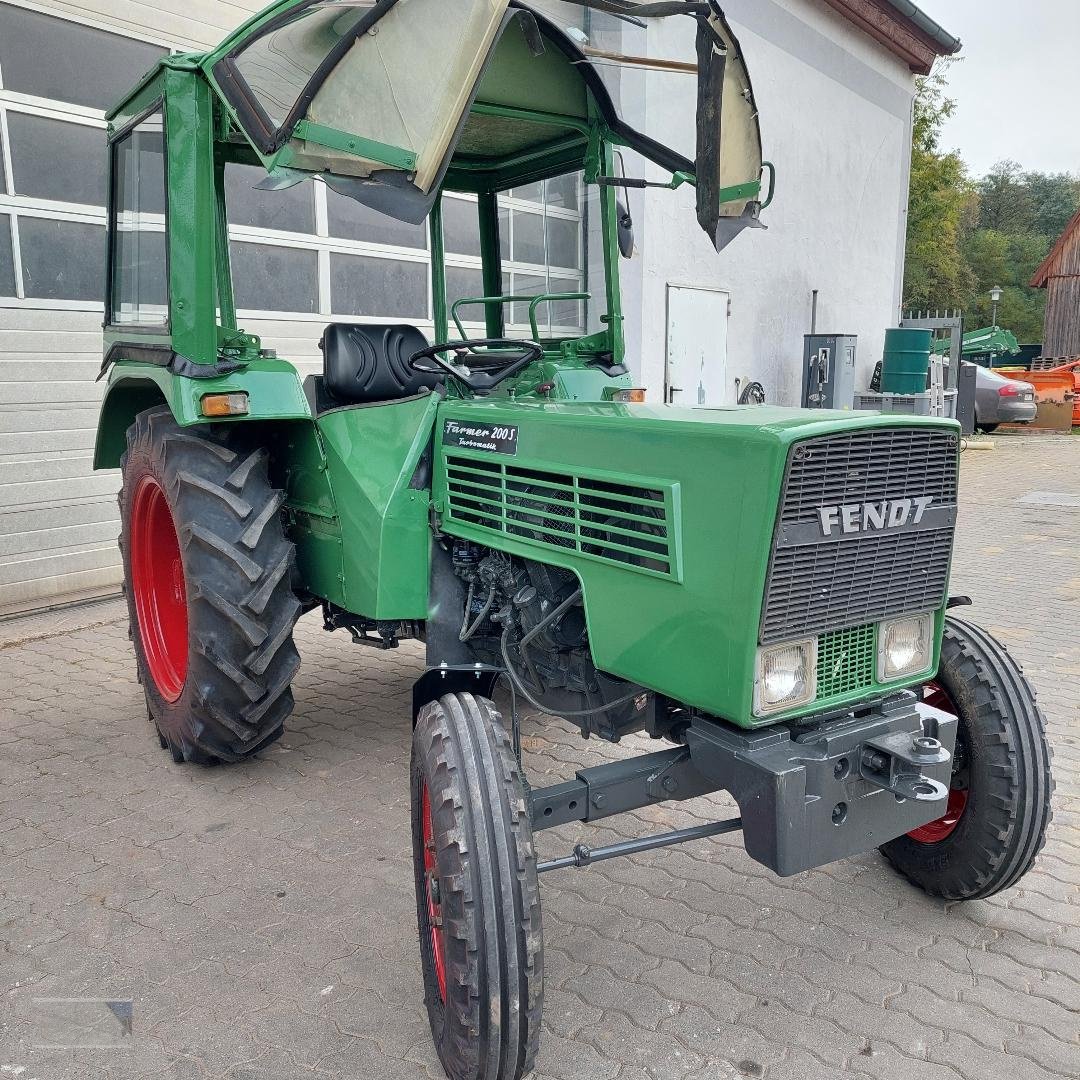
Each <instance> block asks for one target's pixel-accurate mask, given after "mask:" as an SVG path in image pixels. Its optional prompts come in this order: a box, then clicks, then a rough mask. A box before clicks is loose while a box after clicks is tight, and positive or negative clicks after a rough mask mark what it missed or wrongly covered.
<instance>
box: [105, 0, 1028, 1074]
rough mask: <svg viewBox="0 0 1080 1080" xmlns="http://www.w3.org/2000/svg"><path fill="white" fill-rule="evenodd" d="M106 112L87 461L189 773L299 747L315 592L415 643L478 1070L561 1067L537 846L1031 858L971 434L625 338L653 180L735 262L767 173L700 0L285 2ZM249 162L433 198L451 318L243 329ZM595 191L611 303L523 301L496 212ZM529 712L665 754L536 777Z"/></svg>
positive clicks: (469, 1061)
mask: <svg viewBox="0 0 1080 1080" xmlns="http://www.w3.org/2000/svg"><path fill="white" fill-rule="evenodd" d="M661 81H663V82H665V84H666V82H668V81H673V83H674V84H675V86H676V89H675V90H671V91H670V92H669V91H667V90H665V92H664V93H665V95H668V94H669V93H675V94H682V95H683V97H682V98H679V97H674V98H672V97H670V96H664V97H658V96H657V93H656V92H655V91H656V87H657V86H658V85H659V82H661ZM646 100H648V103H649V108H648V109H646V108H644V104H645V102H646ZM665 103H666V104H665ZM108 119H109V131H108V135H109V155H110V207H109V246H108V251H109V257H108V275H109V276H108V286H107V311H106V326H105V342H106V353H105V364H104V365H103V372H106V371H107V374H108V385H107V389H106V393H105V397H104V403H103V405H102V411H101V420H100V426H99V431H98V440H97V447H96V458H95V463H96V465H97V467H99V468H103V469H110V468H117V467H120V468H121V469H122V472H123V490H122V493H121V498H120V503H121V512H122V534H121V547H122V550H123V556H124V564H125V573H126V576H127V593H128V597H129V604H130V609H131V619H132V637H133V641H134V647H135V652H136V656H137V661H138V666H139V672H140V677H141V679H142V682H143V684H144V688H145V692H146V698H147V705H148V710H149V714H150V718H151V720H152V722H153V724H154V726H155V729H156V732H157V734H158V736H159V738H160V741H161V745H162V747H163V748H166V749H168V750H170V751H171V753H172V755H173V757H174V758H175V759H176V760H177V761H178V762H179V761H184V760H187V761H191V762H197V763H212V762H228V761H235V760H239V759H241V758H245V757H248V756H249V755H252V754H255V753H257V752H258V751H259V750H261V749H263V748H264V747H266V746H267V745H268V744H269V743H270V742H272V741H273V740H274V739H275V738H276V737H277V736H279V735H280V734H281V731H282V726H283V724H284V722H285V720H286V717H287V715H288V713H289V712H290V710H291V708H292V696H291V691H290V683H291V681H292V678H293V676H294V674H295V672H296V670H297V666H298V664H299V656H298V654H297V650H296V648H295V646H294V644H293V637H292V635H293V626H294V623H295V622H296V619H297V618H298V617H299V616H300V615H301V614H302V613H303V612H304V611H306V610H310V609H315V608H321V610H322V615H323V620H324V625H325V627H326V629H328V630H334V629H338V628H342V629H346V630H347V631H349V632H350V633H351V634H352V635H353V637H354V639H355V640H356V641H357V642H359V643H361V644H364V645H367V646H371V647H374V648H376V649H391V648H395V647H396V646H397V645H398V644H399V642H401V641H403V640H407V639H418V640H419V641H420V642H422V643H423V647H424V649H425V650H426V658H427V659H426V668H425V671H424V672H423V674H422V675H421V677H420V678H419V679H418V680H417V682H416V686H415V690H414V710H413V755H412V771H411V775H410V779H409V784H410V792H411V800H412V821H413V836H412V842H413V856H414V865H415V868H416V894H417V915H418V923H419V928H420V944H421V962H422V964H423V969H424V974H425V980H426V986H427V1007H428V1011H429V1015H430V1019H431V1025H432V1032H433V1036H434V1038H435V1041H436V1044H437V1046H438V1050H439V1054H440V1057H441V1060H442V1061H443V1063H444V1065H445V1067H446V1069H447V1072H448V1074H449V1075H450V1076H451V1077H453V1078H455V1080H461V1078H479V1077H483V1078H486V1080H495V1078H511V1077H514V1078H516V1077H519V1076H522V1075H523V1074H524V1073H525V1072H527V1071H528V1070H529V1069H530V1068H531V1067H532V1065H533V1062H534V1059H535V1055H536V1052H537V1044H538V1038H539V1024H540V1010H541V1002H542V988H543V948H542V941H541V933H540V902H539V890H538V885H537V881H538V874H540V873H543V872H546V871H548V870H553V869H556V868H558V867H563V866H584V865H587V864H588V863H590V862H593V861H596V860H598V859H602V858H609V857H612V856H614V855H619V854H623V853H625V852H626V851H630V850H643V849H646V848H650V847H656V846H661V845H664V844H669V843H675V842H679V841H684V840H690V839H700V838H702V837H705V836H708V835H712V834H716V833H719V832H724V831H730V830H733V829H737V828H741V830H742V834H743V837H744V841H745V845H746V849H747V852H748V853H749V855H750V856H751V857H753V858H755V859H757V860H759V861H760V862H762V863H764V864H765V865H767V866H769V867H772V868H773V869H774V870H775V871H777V872H778V873H781V874H791V873H795V872H799V871H803V870H807V869H809V868H812V867H814V866H817V865H819V864H821V863H824V862H827V861H829V860H832V859H837V858H842V857H844V856H847V855H851V854H854V853H858V852H862V851H866V850H868V849H872V848H874V847H877V846H881V847H882V850H883V852H884V853H885V855H886V856H887V858H888V859H889V860H890V861H891V862H892V863H893V864H894V865H895V866H896V867H897V868H898V869H899V870H900V871H901V872H903V873H904V874H905V875H906V876H907V877H908V878H910V879H911V880H912V881H913V882H914V883H915V884H917V885H919V886H920V887H922V888H924V889H926V890H928V891H930V892H932V893H936V894H938V895H943V896H947V897H951V898H954V899H963V898H970V897H978V896H987V895H990V894H991V893H993V892H996V891H998V890H1000V889H1002V888H1005V887H1008V886H1010V885H1012V884H1013V883H1014V882H1015V881H1016V880H1017V879H1018V878H1019V877H1020V875H1021V874H1023V873H1024V872H1025V871H1026V869H1027V868H1028V867H1029V866H1030V864H1031V862H1032V860H1033V859H1034V857H1035V854H1036V852H1037V851H1038V849H1039V847H1040V845H1041V842H1042V836H1043V832H1044V830H1045V827H1046V823H1047V820H1048V817H1049V790H1050V779H1049V765H1048V750H1047V748H1046V743H1045V738H1044V736H1043V731H1042V725H1041V720H1040V717H1039V714H1038V711H1037V709H1036V707H1035V704H1034V698H1033V694H1032V692H1031V690H1030V688H1029V686H1028V684H1027V683H1026V682H1025V681H1024V679H1023V677H1022V675H1021V674H1020V672H1019V669H1018V668H1017V667H1016V665H1015V663H1014V662H1013V661H1012V660H1011V659H1010V658H1009V657H1008V655H1007V654H1006V653H1005V652H1004V650H1003V649H1002V648H1001V647H1000V646H998V645H997V644H996V643H995V642H994V641H993V640H992V639H991V638H990V637H989V636H988V635H987V634H986V633H985V632H984V631H982V630H980V629H978V628H977V627H975V626H973V625H971V624H969V623H966V622H962V621H960V620H957V619H955V618H953V617H952V616H951V615H949V614H947V608H948V607H949V606H951V605H954V604H956V603H959V602H961V599H960V598H957V599H954V600H952V601H950V600H949V597H948V575H949V566H950V559H951V553H952V542H953V531H954V526H955V518H956V508H957V483H958V451H959V428H958V426H957V425H956V424H955V423H954V422H952V421H949V420H941V419H932V418H914V417H913V418H904V419H901V418H898V417H894V416H875V415H871V414H864V413H860V414H853V413H849V412H843V413H841V412H828V411H821V410H813V411H802V410H798V409H788V408H778V407H773V406H765V405H759V406H746V407H738V408H732V409H718V410H710V409H687V408H679V407H675V406H669V405H659V404H649V403H646V402H644V401H642V400H641V393H640V392H639V391H638V390H636V389H635V388H634V386H633V382H632V379H631V376H630V375H629V372H628V368H627V367H626V365H625V360H626V357H625V355H624V353H625V345H624V340H623V329H622V326H623V320H622V310H621V299H620V291H619V271H620V231H621V232H622V233H623V237H622V238H623V240H624V241H625V233H626V230H627V226H628V222H627V217H628V215H627V214H626V212H625V207H624V206H623V205H622V204H621V203H622V198H623V193H624V192H625V191H626V189H627V188H637V189H641V188H648V189H649V190H648V192H647V193H646V197H648V198H650V199H666V200H671V201H672V202H673V203H674V202H676V201H678V202H679V203H680V205H685V207H686V211H687V213H690V214H694V215H695V216H696V218H697V221H698V223H699V224H700V226H701V227H702V228H703V229H704V230H705V232H706V234H707V236H708V238H709V240H710V241H711V242H712V243H713V244H714V245H715V247H716V248H717V249H718V250H719V249H721V248H723V247H724V246H725V244H727V243H728V242H730V241H731V240H732V239H733V238H734V237H735V236H736V235H737V234H739V233H740V232H742V231H743V230H744V229H747V228H752V227H756V226H760V225H761V220H760V215H761V213H762V211H763V210H764V208H765V207H766V206H767V204H768V202H769V201H770V199H771V197H772V192H771V188H772V180H773V170H772V168H771V166H769V165H768V163H764V162H763V161H762V156H761V143H760V135H759V130H758V115H757V106H756V104H755V101H754V95H753V90H752V87H751V83H750V80H749V77H748V74H747V70H746V65H745V61H744V57H743V54H742V50H741V48H740V46H739V43H738V41H737V40H736V39H735V37H734V35H733V33H732V31H731V29H730V27H729V26H728V24H727V22H726V21H725V19H724V17H723V14H722V12H721V11H720V9H719V8H718V7H717V5H716V4H715V2H713V0H709V2H682V0H679V2H667V3H646V4H634V3H630V2H624V0H583V2H581V3H575V4H564V3H552V2H547V0H543V2H541V0H535V2H533V0H529V2H517V0H514V2H508V0H366V2H362V0H356V2H346V0H320V2H315V0H279V2H277V3H274V4H273V5H271V6H270V7H269V8H268V9H267V10H265V11H264V12H262V13H261V14H259V15H256V16H255V17H254V18H252V19H251V20H250V21H249V22H247V23H246V24H245V25H244V26H242V27H240V28H239V29H238V30H237V31H236V32H235V33H233V34H232V35H230V36H229V37H228V38H227V39H226V40H225V41H224V42H223V43H222V44H221V45H220V46H219V47H217V48H216V49H214V50H213V51H211V52H209V53H207V54H205V55H180V56H170V57H167V58H165V59H164V60H162V61H161V63H160V64H159V65H158V66H157V67H156V68H155V69H154V70H153V71H151V72H150V73H149V74H148V75H147V76H146V77H145V78H144V79H143V80H142V81H141V82H140V83H139V85H138V86H137V87H136V88H135V89H134V90H133V91H132V92H131V93H130V94H129V95H128V97H127V98H126V99H125V100H124V101H123V102H121V103H120V104H119V105H118V106H117V107H116V108H115V109H114V110H113V111H112V113H111V114H110V116H109V118H108ZM230 163H240V164H246V165H249V166H251V165H255V166H260V167H261V169H262V170H263V172H264V174H265V178H264V179H263V181H262V183H261V184H260V186H261V187H265V188H269V189H277V188H285V187H290V186H292V185H295V184H298V183H304V182H308V181H310V180H311V179H312V178H313V177H319V178H321V182H323V183H325V184H326V185H327V187H328V188H330V189H333V190H334V191H335V192H338V193H340V194H343V195H345V196H348V197H350V198H352V199H354V200H356V201H357V202H358V203H360V204H362V205H364V206H366V207H367V208H369V210H374V211H377V212H378V213H379V214H383V215H387V216H389V217H392V218H396V219H398V220H401V221H407V222H412V223H416V224H418V223H421V222H424V221H426V222H427V223H428V228H429V230H430V250H431V290H432V297H433V306H432V315H433V320H432V321H433V336H434V341H430V340H429V339H428V337H427V336H425V335H424V334H423V333H421V330H420V329H419V328H418V327H416V326H413V325H409V324H405V323H377V322H374V321H373V320H372V319H366V320H365V319H355V320H353V321H351V322H337V323H332V324H330V325H329V326H327V327H326V328H325V330H324V331H323V332H322V341H321V347H322V352H323V367H322V371H321V372H320V373H319V374H316V375H312V376H309V377H308V378H307V379H301V377H300V375H299V374H298V372H297V369H296V368H295V367H294V366H293V364H291V363H290V362H289V361H288V359H287V358H280V357H278V356H276V355H274V354H273V353H272V352H271V351H270V350H267V349H265V348H263V347H262V343H261V342H260V340H259V338H258V337H256V336H255V335H253V334H251V333H248V332H246V331H245V330H244V329H242V328H241V327H240V326H239V325H238V323H237V318H236V305H235V302H234V292H233V285H232V276H231V270H230V257H229V245H228V239H227V238H228V226H227V214H226V205H225V195H224V190H225V185H224V173H225V170H226V168H227V166H228V165H229V164H230ZM646 174H647V175H646ZM568 175H569V176H571V177H575V176H580V178H581V183H582V185H583V188H582V194H581V198H582V200H583V202H584V204H585V205H586V206H587V208H588V210H587V227H586V230H585V233H586V235H585V237H584V239H583V241H582V243H583V247H584V248H586V249H587V253H586V256H585V258H584V260H583V261H584V264H585V266H586V268H587V272H588V280H587V282H586V283H585V287H584V288H580V289H572V290H563V291H560V292H555V293H552V292H547V293H542V294H540V295H536V294H535V293H533V294H530V295H528V296H523V295H518V296H514V295H513V294H508V292H507V290H506V287H505V285H504V275H503V270H502V266H501V260H502V252H503V248H504V240H505V237H501V236H500V207H501V200H502V199H503V197H504V195H505V193H506V192H508V191H510V190H511V189H515V188H520V187H521V186H523V185H528V184H535V183H537V182H541V181H549V182H550V181H552V180H553V179H554V178H559V177H566V176H568ZM654 189H655V190H654ZM675 189H678V190H675ZM445 191H453V192H463V193H468V194H469V195H471V196H474V197H475V203H473V204H471V205H475V207H476V213H477V229H478V235H479V248H480V251H481V255H482V258H481V260H480V262H481V264H482V281H483V295H482V296H472V297H465V298H462V297H460V296H458V295H453V294H452V290H451V294H450V295H448V289H450V283H449V280H448V278H449V275H448V274H447V273H446V268H445V265H444V255H443V230H442V210H443V201H442V194H443V192H445ZM751 235H752V236H753V238H754V242H755V243H758V244H760V245H761V247H762V257H763V258H764V257H766V255H765V248H766V246H767V235H765V234H762V233H755V234H751ZM741 242H742V243H746V242H747V240H746V239H743V240H742V241H741ZM556 305H562V306H563V307H564V308H565V307H566V306H567V305H570V306H571V307H574V308H575V309H576V310H577V311H578V312H579V313H580V322H581V329H580V330H579V331H578V332H576V333H562V334H559V333H556V332H555V331H554V330H553V329H552V328H551V327H552V324H553V321H554V322H558V320H553V319H552V318H550V317H548V314H545V310H546V311H548V312H550V310H551V309H552V308H553V307H554V306H556ZM466 320H468V321H470V322H473V323H474V325H481V326H482V330H481V331H479V333H480V334H481V335H482V336H480V337H473V338H470V337H469V335H468V333H467V332H466V327H465V321H466ZM526 322H527V323H528V330H524V329H523V327H524V324H525V323H526ZM542 323H543V326H542V325H541V324H542ZM500 680H501V681H503V682H504V684H505V687H506V689H507V690H508V691H509V696H510V708H509V717H508V720H507V721H506V722H504V721H503V719H502V717H501V716H500V714H499V713H498V712H497V711H496V709H495V706H494V705H493V703H492V700H491V697H492V694H493V692H494V688H495V686H496V684H497V683H498V682H499V681H500ZM520 702H528V703H529V705H530V708H532V709H535V710H538V711H540V712H544V713H551V714H554V715H559V716H562V717H565V718H567V719H569V720H571V721H572V722H574V723H576V724H577V725H578V726H580V728H581V731H582V733H583V734H584V735H585V736H587V737H588V736H598V737H600V738H604V739H609V740H613V741H619V740H620V739H621V738H623V737H624V736H626V735H628V734H632V733H636V732H645V733H647V734H648V735H650V736H652V737H653V738H654V739H656V740H663V741H665V742H666V743H667V744H668V745H667V747H666V748H664V749H658V750H655V751H654V752H651V753H644V754H638V755H632V756H629V757H627V758H625V759H622V760H619V761H616V762H613V763H611V764H609V765H605V766H603V767H599V768H590V769H582V770H580V771H579V772H577V774H576V775H575V776H572V777H569V778H567V779H566V780H565V781H564V782H562V783H559V784H556V785H554V786H551V787H547V788H531V787H530V786H529V785H528V783H527V782H526V779H525V777H524V775H523V770H522V767H521V761H520V746H519V734H520V732H519V722H518V708H517V705H518V703H520ZM387 722H388V723H389V722H393V718H392V717H388V718H387ZM720 789H726V790H728V791H730V792H731V793H732V794H733V795H734V797H735V799H736V801H737V802H738V804H739V809H740V817H739V818H736V819H733V820H730V821H720V822H716V823H713V824H711V825H706V826H700V827H697V828H694V829H689V830H680V831H678V832H675V833H669V834H663V835H661V836H654V837H645V838H642V839H640V840H636V841H630V842H627V843H624V844H617V845H612V846H610V847H606V848H598V849H589V848H587V847H585V846H583V845H578V846H577V847H576V848H575V849H574V851H573V852H572V853H571V854H568V855H566V856H565V857H563V858H559V859H555V860H551V861H549V862H546V863H540V864H539V865H538V863H537V858H536V853H535V847H534V844H533V834H534V832H535V831H536V830H540V829H543V828H547V827H549V826H554V825H560V824H565V823H567V822H591V821H595V820H597V819H600V818H603V817H606V816H608V815H611V814H615V813H619V812H622V811H625V810H630V809H635V808H640V807H643V806H648V805H651V804H654V803H658V802H663V801H665V800H672V799H687V798H692V797H694V796H697V795H701V794H704V793H708V792H712V791H716V790H720ZM358 869H359V872H362V868H358ZM717 903H718V905H722V903H723V900H722V897H720V896H718V898H717Z"/></svg>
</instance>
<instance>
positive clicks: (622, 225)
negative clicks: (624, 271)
mask: <svg viewBox="0 0 1080 1080" xmlns="http://www.w3.org/2000/svg"><path fill="white" fill-rule="evenodd" d="M615 220H616V223H617V225H618V233H619V254H620V255H622V257H623V258H624V259H632V258H633V257H634V219H633V218H632V217H631V216H630V207H629V206H627V205H626V203H624V202H623V201H622V199H616V200H615Z"/></svg>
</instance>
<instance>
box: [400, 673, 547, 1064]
mask: <svg viewBox="0 0 1080 1080" xmlns="http://www.w3.org/2000/svg"><path fill="white" fill-rule="evenodd" d="M411 777H412V785H411V786H412V832H413V866H414V870H415V881H416V913H417V922H418V926H419V933H420V959H421V964H422V967H423V974H424V988H425V1000H426V1004H427V1010H428V1019H429V1020H430V1023H431V1033H432V1037H433V1038H434V1040H435V1048H436V1050H437V1051H438V1054H439V1060H440V1061H441V1062H442V1064H443V1068H444V1069H445V1070H446V1072H447V1075H448V1076H449V1077H450V1078H451V1080H518V1078H519V1077H522V1076H524V1075H525V1074H526V1073H528V1072H529V1071H530V1070H531V1069H532V1067H533V1063H534V1061H535V1058H536V1050H537V1045H538V1043H539V1039H540V1013H541V1006H542V999H543V944H542V934H541V926H540V891H539V886H538V884H537V878H536V853H535V851H534V848H533V839H532V824H531V821H530V817H529V804H528V800H527V799H526V797H525V790H524V785H523V783H522V779H521V773H520V770H519V768H518V763H517V759H516V758H515V756H514V752H513V749H512V747H511V744H510V739H509V737H508V735H507V733H506V730H505V728H504V727H503V724H502V720H501V718H500V716H499V714H498V712H497V711H496V709H495V706H494V705H493V704H492V703H491V702H490V701H489V700H488V699H487V698H482V697H474V696H473V695H472V694H447V695H445V696H444V697H442V698H440V699H439V700H438V701H434V702H431V703H430V704H428V705H425V706H424V707H423V709H421V710H420V714H419V716H418V717H417V721H416V729H415V731H414V733H413V751H412V772H411Z"/></svg>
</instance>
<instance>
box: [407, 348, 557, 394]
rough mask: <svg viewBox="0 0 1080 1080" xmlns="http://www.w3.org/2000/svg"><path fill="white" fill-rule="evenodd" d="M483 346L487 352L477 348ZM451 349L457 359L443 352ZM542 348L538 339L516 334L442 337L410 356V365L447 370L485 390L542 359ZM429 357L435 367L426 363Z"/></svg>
mask: <svg viewBox="0 0 1080 1080" xmlns="http://www.w3.org/2000/svg"><path fill="white" fill-rule="evenodd" d="M480 349H484V350H485V351H484V352H480V351H478V350H480ZM448 352H452V353H454V354H455V355H456V357H457V363H454V362H453V361H451V360H448V359H446V357H444V356H442V355H441V354H442V353H448ZM543 355H544V350H543V348H542V347H541V346H540V345H539V344H537V343H536V342H535V341H528V340H518V339H515V338H470V339H468V340H466V341H443V342H439V343H438V344H437V345H431V346H429V347H428V348H426V349H421V350H420V351H419V352H415V353H413V354H412V356H410V357H409V366H410V367H412V368H413V369H414V370H415V371H422V372H423V373H424V374H425V375H430V374H431V373H432V372H435V371H445V372H446V373H447V374H448V375H453V377H454V378H455V379H457V380H459V381H460V382H463V383H464V384H465V385H466V386H467V387H468V388H469V389H470V390H472V391H473V392H474V393H476V394H486V393H488V392H489V391H491V390H493V389H494V388H495V387H496V386H498V385H499V383H501V382H502V381H503V379H508V378H510V376H511V375H516V374H517V373H518V372H519V371H521V370H522V368H525V367H527V366H528V365H529V364H531V363H533V362H534V361H536V360H539V359H540V358H541V357H542V356H543ZM425 360H430V361H432V362H433V363H434V365H435V366H434V367H430V366H427V365H425V364H424V363H423V361H425Z"/></svg>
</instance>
